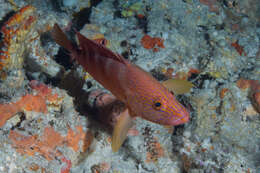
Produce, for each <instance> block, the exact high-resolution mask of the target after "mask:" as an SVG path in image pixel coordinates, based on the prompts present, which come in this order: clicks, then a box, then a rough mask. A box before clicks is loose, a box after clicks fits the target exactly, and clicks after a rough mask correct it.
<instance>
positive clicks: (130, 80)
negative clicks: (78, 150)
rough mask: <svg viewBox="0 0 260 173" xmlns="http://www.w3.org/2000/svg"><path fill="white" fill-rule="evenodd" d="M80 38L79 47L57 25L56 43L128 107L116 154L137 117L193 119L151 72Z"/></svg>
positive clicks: (168, 121)
mask: <svg viewBox="0 0 260 173" xmlns="http://www.w3.org/2000/svg"><path fill="white" fill-rule="evenodd" d="M76 35H77V38H78V41H79V45H78V47H76V46H74V45H73V44H72V42H71V41H70V40H68V39H67V37H66V35H65V33H64V32H63V31H62V30H61V29H60V28H59V26H58V25H57V24H55V26H54V28H53V31H52V37H53V39H54V40H55V41H56V43H58V44H59V45H61V46H63V47H64V48H65V49H67V50H68V51H70V53H71V56H72V58H73V59H76V61H77V62H78V63H79V64H80V65H82V66H83V67H84V69H85V70H86V71H87V72H88V73H89V74H90V75H91V76H92V77H93V78H94V79H95V80H96V81H98V82H99V83H100V84H102V85H103V87H104V88H106V89H108V90H109V91H110V92H111V93H112V94H113V95H114V96H116V97H117V99H119V100H120V101H122V102H124V103H125V104H126V107H127V109H126V110H125V111H124V112H123V113H122V115H120V118H119V120H118V121H117V123H116V125H115V127H114V130H113V136H112V150H113V151H117V150H118V149H119V148H120V146H121V144H122V143H123V141H124V140H125V138H126V134H127V131H128V130H129V128H130V127H131V126H132V120H133V118H134V117H137V116H139V117H141V118H143V119H146V120H149V121H152V122H154V123H157V124H161V125H179V124H183V123H186V122H187V121H188V120H189V113H188V111H187V110H186V108H185V107H184V106H183V105H181V104H180V103H179V102H178V101H177V100H176V98H175V97H174V95H173V94H172V93H171V92H170V91H169V90H168V89H167V88H165V87H164V86H163V85H162V84H161V83H160V82H158V81H157V80H156V79H155V78H154V77H152V76H151V75H150V74H149V73H147V72H145V71H144V70H142V69H141V68H140V67H138V66H136V65H134V64H132V63H131V62H129V61H127V60H126V59H124V58H123V57H122V56H121V55H119V54H116V53H113V52H112V51H110V50H109V49H108V48H106V47H104V46H103V45H101V44H98V43H96V42H94V41H92V40H90V39H88V38H86V37H84V36H83V35H82V34H80V33H79V32H77V33H76Z"/></svg>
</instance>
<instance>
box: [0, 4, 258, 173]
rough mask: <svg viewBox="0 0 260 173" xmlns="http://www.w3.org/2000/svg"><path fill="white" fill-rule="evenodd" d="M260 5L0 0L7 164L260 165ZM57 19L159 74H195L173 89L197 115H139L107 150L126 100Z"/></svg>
mask: <svg viewBox="0 0 260 173" xmlns="http://www.w3.org/2000/svg"><path fill="white" fill-rule="evenodd" d="M259 9H260V2H259V1H258V0H160V1H149V0H143V1H137V0H127V1H125V0H57V1H55V0H45V1H42V0H1V1H0V39H1V40H0V172H3V173H5V172H10V173H16V172H17V173H20V172H26V173H27V172H28V173H30V172H46V173H56V172H60V173H69V172H72V173H88V172H90V173H119V172H120V173H128V172H129V173H135V172H136V173H137V172H138V173H148V172H155V173H159V172H160V173H182V172H187V173H200V172H206V173H222V172H225V173H233V172H234V173H235V172H236V173H259V172H260V49H259V48H260V40H259V39H260V13H259ZM55 23H57V24H59V25H60V26H61V27H62V29H63V30H64V31H66V34H67V35H68V36H69V37H70V38H71V39H72V40H76V38H75V31H79V32H80V33H82V34H83V35H85V36H86V37H88V38H90V39H93V40H98V41H100V43H102V44H104V45H105V46H107V47H108V48H109V49H111V50H113V51H114V52H117V53H119V54H121V55H122V56H123V57H124V58H126V59H128V60H129V61H131V62H133V63H134V64H137V65H138V66H140V67H142V68H143V69H145V70H146V71H148V72H149V73H150V74H152V75H153V76H154V77H155V78H156V79H157V80H159V81H164V80H166V79H171V78H173V79H183V80H188V81H190V82H192V83H193V85H194V87H193V88H192V89H191V92H190V93H186V94H182V95H178V96H177V99H178V100H179V101H180V102H181V103H182V104H183V105H184V106H185V107H186V108H187V109H188V110H189V112H190V121H189V122H188V123H186V124H184V125H180V126H176V127H164V126H160V125H157V124H154V123H151V122H148V121H145V120H143V119H140V118H137V119H136V121H135V125H134V126H133V127H132V128H131V129H130V130H129V132H128V138H127V140H126V141H125V142H124V144H123V146H122V147H121V148H120V150H119V151H118V152H116V153H114V152H112V150H111V129H112V128H113V125H114V119H113V117H114V116H116V115H117V113H118V110H119V111H120V109H121V108H122V105H121V104H120V103H119V102H118V101H117V100H116V99H115V98H114V97H113V96H112V95H111V94H110V93H109V91H107V90H105V89H104V88H103V87H102V86H101V85H100V84H98V83H97V82H96V81H95V80H94V79H93V78H92V77H91V76H90V75H89V74H88V73H87V72H86V71H85V70H84V69H83V68H82V67H81V66H80V65H78V64H77V63H75V62H73V61H71V59H70V54H69V52H67V51H66V50H65V49H64V48H61V47H60V46H58V45H57V44H56V43H55V42H54V41H53V39H52V38H51V34H50V32H51V30H52V27H53V25H54V24H55ZM111 75H115V74H111ZM111 103H112V104H111ZM107 105H110V106H109V107H106V106H107Z"/></svg>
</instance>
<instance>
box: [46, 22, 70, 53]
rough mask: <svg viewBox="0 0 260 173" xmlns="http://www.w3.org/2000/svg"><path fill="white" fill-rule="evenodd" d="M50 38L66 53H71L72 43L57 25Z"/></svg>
mask: <svg viewBox="0 0 260 173" xmlns="http://www.w3.org/2000/svg"><path fill="white" fill-rule="evenodd" d="M51 35H52V38H53V39H54V40H55V42H56V43H57V44H59V45H60V46H62V47H64V48H65V49H67V50H68V51H70V52H72V51H73V49H74V46H73V44H72V42H71V41H70V40H69V39H68V38H67V36H66V35H65V33H64V32H63V31H62V30H61V28H60V27H59V25H58V24H55V25H54V27H53V29H52V32H51Z"/></svg>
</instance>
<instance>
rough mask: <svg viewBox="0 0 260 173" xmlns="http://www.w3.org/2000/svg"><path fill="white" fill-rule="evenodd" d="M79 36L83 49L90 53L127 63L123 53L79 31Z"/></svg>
mask: <svg viewBox="0 0 260 173" xmlns="http://www.w3.org/2000/svg"><path fill="white" fill-rule="evenodd" d="M77 37H78V40H79V45H80V47H81V48H82V49H85V50H87V51H88V54H89V55H93V54H99V55H100V56H102V57H104V58H111V59H113V60H115V61H118V62H120V63H123V64H126V62H127V61H126V60H125V59H124V58H123V57H122V56H121V55H119V54H117V53H114V52H112V51H111V50H109V49H108V48H106V47H105V46H103V45H101V44H98V43H96V42H94V41H92V40H90V39H88V38H87V37H85V36H84V35H82V34H80V33H79V32H77Z"/></svg>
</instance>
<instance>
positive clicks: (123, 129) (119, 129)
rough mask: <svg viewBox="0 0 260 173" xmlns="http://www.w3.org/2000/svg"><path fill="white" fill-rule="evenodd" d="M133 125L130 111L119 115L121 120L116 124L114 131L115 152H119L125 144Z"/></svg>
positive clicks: (113, 143)
mask: <svg viewBox="0 0 260 173" xmlns="http://www.w3.org/2000/svg"><path fill="white" fill-rule="evenodd" d="M132 125H133V121H132V117H131V116H130V114H129V111H128V109H126V110H125V111H124V112H122V113H121V114H120V115H119V119H118V121H117V122H116V125H115V127H114V130H113V136H112V150H113V152H117V151H118V150H119V148H120V147H121V145H122V144H123V142H124V140H125V138H126V136H127V132H128V130H129V129H130V128H131V126H132Z"/></svg>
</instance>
